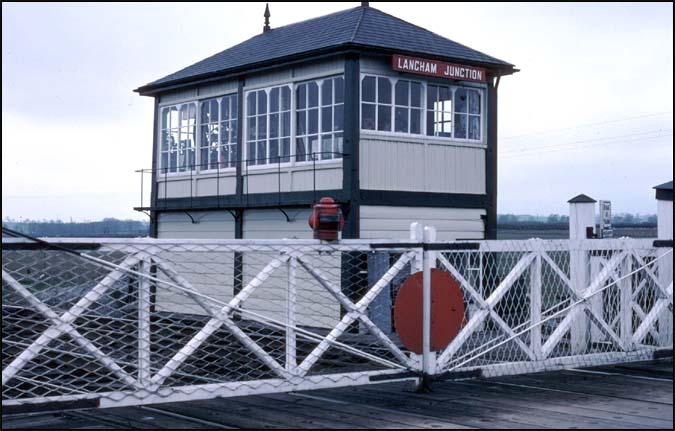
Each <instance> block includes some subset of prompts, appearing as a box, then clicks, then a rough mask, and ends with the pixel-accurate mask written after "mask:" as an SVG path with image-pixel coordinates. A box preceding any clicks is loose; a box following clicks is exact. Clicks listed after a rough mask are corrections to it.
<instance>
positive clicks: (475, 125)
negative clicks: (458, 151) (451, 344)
mask: <svg viewBox="0 0 675 431" xmlns="http://www.w3.org/2000/svg"><path fill="white" fill-rule="evenodd" d="M469 139H475V140H480V117H479V116H474V115H469Z"/></svg>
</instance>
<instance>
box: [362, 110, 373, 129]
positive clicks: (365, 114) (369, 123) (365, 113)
mask: <svg viewBox="0 0 675 431" xmlns="http://www.w3.org/2000/svg"><path fill="white" fill-rule="evenodd" d="M361 128H362V129H364V130H375V105H371V104H366V103H364V104H362V105H361Z"/></svg>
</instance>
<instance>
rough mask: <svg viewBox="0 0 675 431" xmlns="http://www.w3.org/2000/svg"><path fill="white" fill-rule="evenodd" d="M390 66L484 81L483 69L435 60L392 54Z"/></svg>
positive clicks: (396, 68)
mask: <svg viewBox="0 0 675 431" xmlns="http://www.w3.org/2000/svg"><path fill="white" fill-rule="evenodd" d="M392 68H393V69H394V70H398V71H401V72H411V73H418V74H421V75H429V76H437V77H441V78H448V79H461V80H463V81H474V82H485V70H483V69H480V68H476V67H471V66H464V65H458V64H451V63H445V62H442V61H436V60H425V59H422V58H416V57H407V56H403V55H394V56H393V59H392Z"/></svg>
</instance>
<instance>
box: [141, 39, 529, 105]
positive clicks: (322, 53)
mask: <svg viewBox="0 0 675 431" xmlns="http://www.w3.org/2000/svg"><path fill="white" fill-rule="evenodd" d="M346 53H367V54H373V53H385V54H393V53H401V54H406V55H420V54H419V53H414V52H409V51H405V50H395V49H390V48H382V47H377V46H371V45H361V44H356V43H345V44H341V45H336V46H331V47H327V48H321V49H318V50H314V51H306V52H303V53H299V54H293V55H289V56H286V57H279V58H275V59H271V60H265V61H261V62H259V63H251V64H247V65H245V66H241V67H236V68H231V69H224V70H219V71H217V72H209V73H204V74H201V75H195V76H190V77H186V78H181V79H176V80H174V81H167V82H163V83H160V84H156V85H152V84H146V85H143V86H141V87H138V88H136V89H135V90H133V91H134V92H136V93H139V94H140V95H141V96H154V95H156V94H158V93H160V92H163V91H168V90H174V89H177V88H181V87H187V86H190V85H197V84H202V83H205V82H210V81H217V80H220V79H227V78H231V77H234V76H239V75H242V74H250V73H257V72H260V71H262V69H265V68H269V66H270V65H274V68H278V67H283V66H288V65H291V64H296V63H301V62H304V61H308V60H312V59H316V58H321V57H327V56H333V55H335V56H337V55H341V54H346ZM424 55H425V57H426V58H429V59H434V60H441V61H449V62H457V63H461V64H468V65H471V66H477V67H482V68H485V69H487V70H489V71H491V72H492V73H493V75H494V76H506V75H512V74H514V73H516V72H519V71H520V69H516V68H515V66H514V65H512V64H508V65H507V64H505V65H496V64H493V63H483V62H477V61H469V60H465V59H457V58H453V57H441V56H435V55H428V54H424Z"/></svg>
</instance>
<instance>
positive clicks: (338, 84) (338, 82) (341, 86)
mask: <svg viewBox="0 0 675 431" xmlns="http://www.w3.org/2000/svg"><path fill="white" fill-rule="evenodd" d="M333 82H334V83H335V103H343V102H344V100H345V80H344V78H342V77H340V78H335V79H334V81H333Z"/></svg>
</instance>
